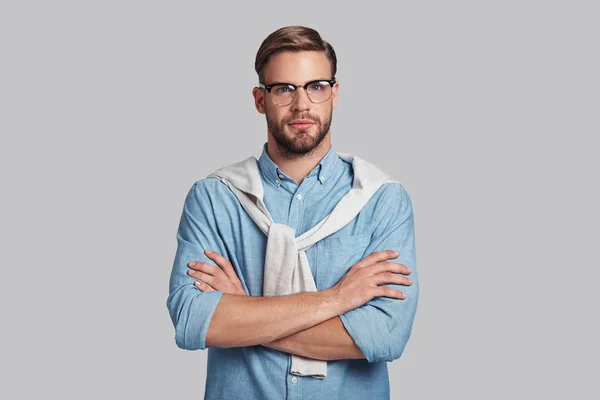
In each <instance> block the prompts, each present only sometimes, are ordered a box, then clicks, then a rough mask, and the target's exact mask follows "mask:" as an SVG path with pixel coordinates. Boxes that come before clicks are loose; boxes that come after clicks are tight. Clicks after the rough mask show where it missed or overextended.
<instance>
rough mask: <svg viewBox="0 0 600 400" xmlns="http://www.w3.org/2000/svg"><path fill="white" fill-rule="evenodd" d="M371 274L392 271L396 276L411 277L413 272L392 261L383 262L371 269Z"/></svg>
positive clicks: (372, 266)
mask: <svg viewBox="0 0 600 400" xmlns="http://www.w3.org/2000/svg"><path fill="white" fill-rule="evenodd" d="M369 269H370V272H371V273H372V274H373V275H375V274H379V273H381V272H385V271H390V272H394V273H396V274H403V275H409V274H410V273H411V272H412V271H411V270H410V268H408V267H407V266H406V265H403V264H398V263H395V262H392V261H382V262H378V263H377V264H373V265H371V266H370V267H369Z"/></svg>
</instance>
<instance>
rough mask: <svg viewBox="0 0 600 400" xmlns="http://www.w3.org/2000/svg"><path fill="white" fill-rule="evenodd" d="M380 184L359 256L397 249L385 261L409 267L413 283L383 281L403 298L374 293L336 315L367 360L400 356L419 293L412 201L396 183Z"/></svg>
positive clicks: (407, 337) (409, 332)
mask: <svg viewBox="0 0 600 400" xmlns="http://www.w3.org/2000/svg"><path fill="white" fill-rule="evenodd" d="M384 188H385V189H383V190H384V192H383V193H382V195H381V197H380V198H379V199H378V200H377V204H376V207H375V209H376V210H377V213H376V215H375V216H374V220H376V221H377V226H376V229H375V231H374V233H373V236H372V238H371V243H370V244H369V247H368V248H367V250H366V251H365V253H364V255H363V258H364V257H366V256H367V255H369V254H371V253H372V252H375V251H383V250H396V251H398V252H399V253H400V256H399V257H398V258H397V259H393V260H388V261H392V262H396V263H400V264H403V265H406V266H407V267H408V268H410V269H411V270H412V272H411V274H410V275H409V277H410V278H411V279H412V281H413V284H412V285H411V286H403V285H396V284H388V285H386V286H389V287H391V288H394V289H396V290H400V291H401V292H403V293H404V294H406V298H405V299H403V300H401V299H394V298H389V297H375V298H373V299H372V300H371V301H369V302H367V303H366V304H364V305H363V306H361V307H358V308H356V309H354V310H350V311H348V312H346V313H345V314H342V315H341V316H340V319H341V321H342V323H343V324H344V327H345V328H346V330H347V331H348V333H349V335H350V336H351V337H352V339H353V340H354V343H355V344H356V345H357V346H358V348H360V350H361V351H362V353H363V354H364V355H365V357H366V359H367V361H369V362H377V361H393V360H395V359H397V358H400V356H401V355H402V352H403V351H404V348H405V346H406V343H407V342H408V339H409V338H410V334H411V330H412V326H413V321H414V318H415V313H416V311H417V303H418V297H419V281H418V279H417V268H416V254H415V250H416V249H415V235H414V218H413V212H412V203H411V201H410V198H409V196H408V193H407V192H406V190H405V189H404V187H403V186H402V185H401V184H400V183H388V184H385V186H384Z"/></svg>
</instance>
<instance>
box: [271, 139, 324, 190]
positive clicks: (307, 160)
mask: <svg viewBox="0 0 600 400" xmlns="http://www.w3.org/2000/svg"><path fill="white" fill-rule="evenodd" d="M329 137H330V136H329V134H327V136H325V138H324V139H323V141H322V142H321V143H319V145H318V146H317V147H315V148H314V149H313V150H312V151H310V152H309V153H306V154H290V153H289V152H287V151H286V150H285V149H282V148H281V147H279V145H278V144H277V142H275V140H273V139H272V138H271V136H270V135H269V139H268V142H267V153H268V154H269V157H270V158H271V160H273V162H274V163H275V164H277V166H278V167H279V169H280V170H281V171H283V172H284V173H285V174H286V175H287V176H289V177H290V178H292V179H293V180H295V181H296V183H298V185H301V184H302V181H303V180H304V178H306V176H307V175H308V174H310V171H312V170H313V169H314V168H315V167H316V166H317V165H318V164H319V162H321V160H322V159H323V157H325V155H326V154H327V152H329V149H331V141H330V139H329Z"/></svg>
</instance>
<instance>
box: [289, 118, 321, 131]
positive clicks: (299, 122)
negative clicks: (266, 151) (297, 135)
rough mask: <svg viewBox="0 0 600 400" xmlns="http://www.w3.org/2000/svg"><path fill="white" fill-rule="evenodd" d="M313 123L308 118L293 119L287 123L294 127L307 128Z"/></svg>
mask: <svg viewBox="0 0 600 400" xmlns="http://www.w3.org/2000/svg"><path fill="white" fill-rule="evenodd" d="M314 124H315V123H314V122H313V121H311V120H309V119H295V120H293V121H292V122H290V123H289V125H291V126H292V127H293V128H296V129H307V128H309V127H311V126H313V125H314Z"/></svg>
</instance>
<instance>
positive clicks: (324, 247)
mask: <svg viewBox="0 0 600 400" xmlns="http://www.w3.org/2000/svg"><path fill="white" fill-rule="evenodd" d="M370 242H371V234H370V233H366V234H359V235H336V234H333V235H331V236H328V237H326V238H325V239H322V240H320V241H319V242H317V245H316V247H317V255H316V258H317V260H316V261H317V262H316V264H317V265H316V270H317V271H316V272H317V273H316V284H317V290H323V289H327V288H330V287H332V286H333V285H335V284H336V283H338V282H339V280H340V279H341V278H342V277H343V276H344V275H345V274H346V272H348V270H349V269H350V268H351V267H352V266H353V265H354V264H356V263H357V262H359V261H360V260H362V259H363V254H364V252H365V251H366V250H367V247H369V244H370Z"/></svg>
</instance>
